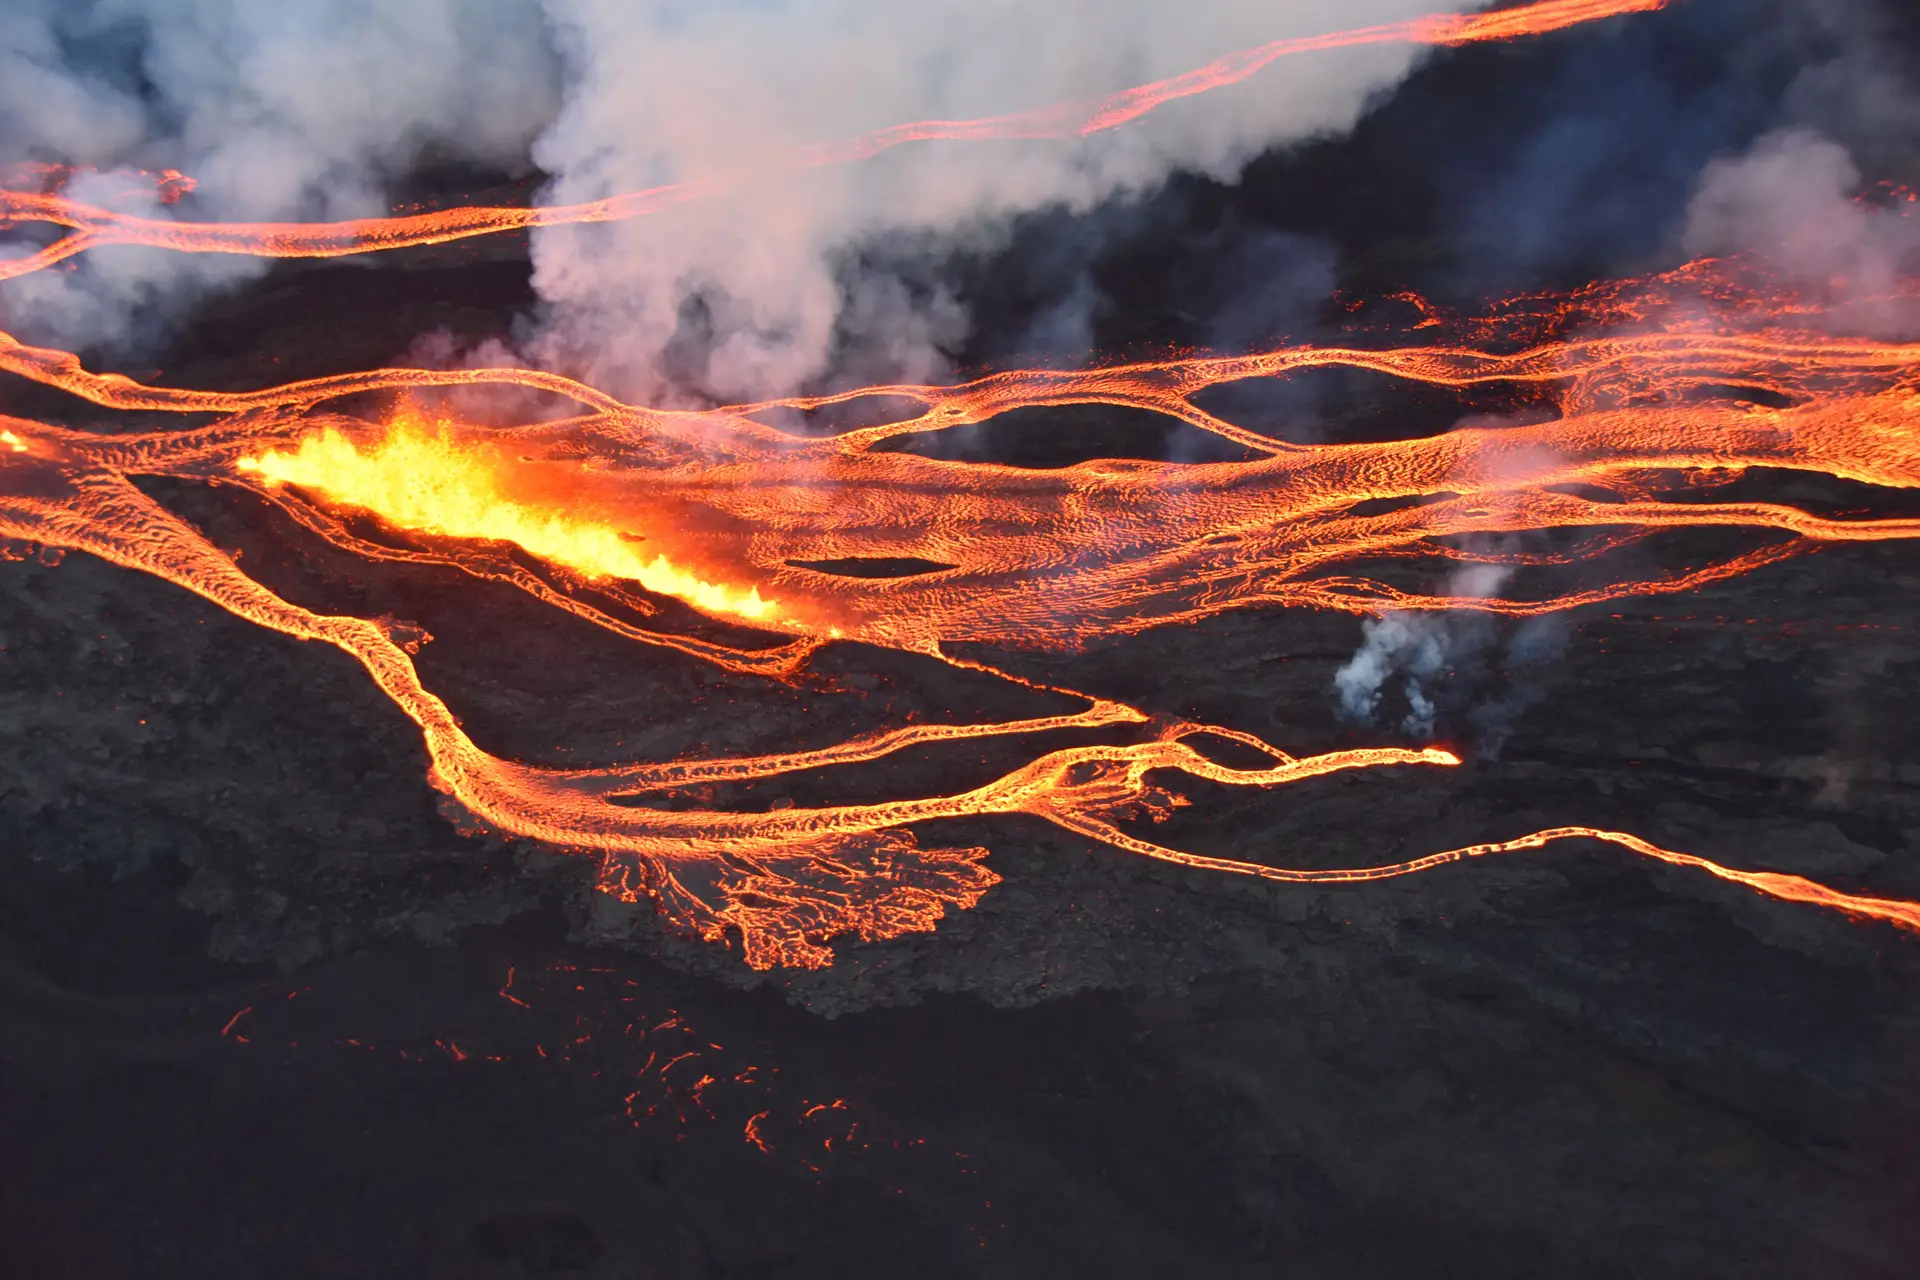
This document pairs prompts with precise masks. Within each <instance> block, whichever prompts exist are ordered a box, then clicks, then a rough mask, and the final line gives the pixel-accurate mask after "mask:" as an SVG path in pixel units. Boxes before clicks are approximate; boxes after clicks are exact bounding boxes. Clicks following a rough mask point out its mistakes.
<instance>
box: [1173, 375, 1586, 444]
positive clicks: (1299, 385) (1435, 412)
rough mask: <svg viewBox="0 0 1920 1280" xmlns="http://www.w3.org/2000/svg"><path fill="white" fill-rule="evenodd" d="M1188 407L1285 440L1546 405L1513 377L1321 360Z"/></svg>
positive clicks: (1410, 432) (1421, 429)
mask: <svg viewBox="0 0 1920 1280" xmlns="http://www.w3.org/2000/svg"><path fill="white" fill-rule="evenodd" d="M1188 400H1189V401H1190V402H1191V403H1192V404H1193V406H1194V407H1195V408H1196V409H1200V410H1203V411H1204V412H1207V413H1211V414H1212V415H1213V416H1214V417H1216V418H1220V419H1222V420H1224V421H1227V422H1231V423H1232V424H1233V425H1234V426H1236V427H1243V428H1245V429H1246V430H1248V431H1258V432H1259V433H1260V434H1262V435H1267V436H1272V437H1273V438H1274V439H1276V440H1284V441H1286V442H1287V443H1288V444H1383V443H1386V442H1388V441H1393V440H1424V439H1426V438H1427V437H1429V436H1437V435H1441V434H1444V433H1445V432H1448V431H1451V430H1453V428H1455V427H1457V426H1459V425H1461V424H1462V422H1463V420H1465V419H1469V418H1480V417H1503V416H1508V415H1516V416H1517V415H1526V416H1528V417H1532V418H1535V419H1537V418H1539V417H1541V416H1543V414H1546V413H1549V412H1551V408H1552V406H1551V404H1550V403H1549V402H1548V401H1547V400H1546V398H1545V396H1544V395H1543V393H1542V389H1541V388H1539V387H1537V386H1533V385H1529V384H1523V383H1516V382H1486V383H1476V384H1474V385H1472V386H1466V387H1449V386H1436V385H1434V384H1432V383H1428V382H1417V381H1414V380H1412V379H1409V378H1401V377H1396V376H1394V375H1393V374H1390V373H1378V372H1375V371H1374V370H1372V369H1355V368H1351V367H1349V366H1346V365H1323V366H1320V367H1318V368H1312V369H1302V370H1299V371H1298V372H1296V373H1292V374H1288V375H1285V376H1283V377H1268V378H1242V379H1240V380H1239V381H1236V382H1223V383H1220V384H1219V385H1217V386H1212V387H1208V388H1206V389H1205V390H1202V391H1197V392H1195V393H1194V394H1193V395H1192V396H1189V397H1188Z"/></svg>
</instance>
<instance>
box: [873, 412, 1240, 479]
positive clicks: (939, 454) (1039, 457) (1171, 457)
mask: <svg viewBox="0 0 1920 1280" xmlns="http://www.w3.org/2000/svg"><path fill="white" fill-rule="evenodd" d="M876 451H877V452H884V453H913V454H918V455H920V456H921V457H923V458H947V459H953V460H958V461H968V462H998V463H1002V464H1004V465H1006V466H1010V467H1031V468H1034V469H1036V470H1048V469H1052V468H1056V467H1071V466H1073V465H1075V464H1076V463H1081V462H1092V461H1095V460H1097V459H1101V458H1114V459H1125V458H1131V459H1135V460H1139V461H1144V462H1246V461H1250V460H1251V459H1253V458H1254V457H1256V456H1258V455H1256V454H1254V453H1253V452H1252V451H1251V450H1248V449H1245V448H1242V447H1241V446H1240V445H1237V444H1234V443H1233V442H1231V441H1229V440H1223V439H1221V438H1220V437H1219V436H1216V435H1214V434H1212V433H1211V432H1207V431H1202V430H1200V429H1199V428H1198V427H1192V426H1188V425H1187V424H1186V423H1184V422H1182V421H1180V420H1179V419H1178V418H1172V417H1168V416H1167V415H1166V414H1164V413H1157V412H1155V411H1154V410H1152V409H1136V408H1133V407H1131V406H1127V405H1108V404H1064V405H1031V406H1028V407H1027V408H1023V409H1011V410H1008V411H1007V412H1006V413H1002V414H997V415H995V416H994V417H991V418H988V419H987V420H986V421H984V422H976V423H973V424H972V425H970V426H965V427H951V428H948V429H947V430H945V431H914V432H909V433H907V434H905V435H899V436H895V437H893V438H892V439H890V440H886V441H883V442H882V443H881V444H879V445H877V446H876Z"/></svg>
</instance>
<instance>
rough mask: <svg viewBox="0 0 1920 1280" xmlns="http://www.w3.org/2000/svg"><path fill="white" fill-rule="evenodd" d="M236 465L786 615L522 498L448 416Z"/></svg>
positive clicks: (381, 511) (452, 529)
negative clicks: (374, 438) (369, 441)
mask: <svg viewBox="0 0 1920 1280" xmlns="http://www.w3.org/2000/svg"><path fill="white" fill-rule="evenodd" d="M234 465H235V467H236V468H237V469H238V470H241V471H245V472H250V473H252V474H255V475H258V476H260V477H261V478H262V479H264V480H267V481H269V482H271V483H274V484H293V485H299V486H300V487H301V488H303V489H311V490H314V491H315V492H316V493H320V494H323V495H325V497H326V498H327V499H329V500H330V501H332V502H334V503H337V504H340V505H343V506H349V507H359V508H361V509H363V510H367V511H371V512H372V513H374V514H375V515H377V516H379V517H380V518H381V519H382V520H384V521H386V522H387V523H388V524H391V525H393V526H395V527H396V528H400V529H407V530H411V531H413V532H417V533H431V534H438V535H440V536H442V537H449V538H484V539H487V540H489V541H493V542H511V543H513V544H515V545H516V546H519V547H522V548H524V549H526V550H527V551H530V552H532V553H533V554H534V555H536V556H540V557H543V558H544V559H548V560H552V561H554V562H555V563H557V564H563V565H566V566H567V567H568V568H571V569H576V570H578V571H579V572H581V573H583V574H585V575H587V576H588V577H589V578H621V579H625V580H627V581H631V582H637V583H639V584H640V585H641V586H642V587H645V588H646V589H647V590H648V591H654V592H658V593H659V594H661V595H665V596H675V597H678V598H679V599H681V600H685V601H686V602H688V603H689V604H692V605H694V606H695V607H697V608H699V609H702V610H705V611H706V612H708V613H715V614H722V615H731V616H734V617H740V618H747V619H750V620H753V621H758V622H771V621H775V620H777V619H778V617H779V614H778V612H777V610H776V607H775V605H774V602H773V601H771V600H766V599H763V598H762V597H761V595H760V589H759V588H758V587H749V588H747V589H746V590H745V591H741V590H739V589H738V588H735V587H729V586H723V585H720V584H718V583H713V582H707V581H704V580H702V579H701V578H699V577H696V576H695V575H694V574H692V573H689V572H687V571H686V570H685V569H683V568H681V567H680V566H679V565H676V564H674V563H673V562H672V561H671V560H669V559H667V557H666V556H665V555H664V554H656V555H654V556H652V557H651V558H649V557H648V556H646V555H645V554H644V553H643V552H641V551H639V550H637V549H636V546H635V541H636V535H634V534H632V533H629V532H626V531H624V530H620V529H615V528H612V527H611V526H608V525H604V524H595V523H592V522H589V521H583V520H578V519H574V518H572V517H570V516H567V515H564V514H561V513H559V512H556V511H553V510H542V509H540V508H538V507H536V506H533V505H530V504H527V503H523V502H518V501H515V500H514V499H513V498H511V497H509V496H508V495H507V494H506V493H505V492H504V491H503V488H502V485H501V478H500V470H501V466H502V463H501V461H500V459H499V457H498V455H496V454H494V453H492V452H490V451H488V450H484V449H481V448H478V447H475V446H472V445H466V444H462V443H460V442H459V441H458V440H457V439H455V437H454V436H453V434H452V433H451V431H450V430H449V428H448V426H447V424H445V423H441V424H437V426H436V427H433V428H429V427H428V426H427V425H426V424H425V423H423V422H422V421H421V420H420V419H419V418H417V417H414V416H411V415H408V416H402V417H401V418H399V419H397V420H396V421H395V423H394V425H393V427H392V428H391V429H390V430H389V431H388V432H387V434H386V437H385V438H384V439H382V440H381V441H380V442H379V443H378V444H377V445H375V446H373V447H372V448H369V449H363V448H361V446H359V445H357V444H355V443H354V442H353V441H351V440H349V439H347V437H346V436H344V435H342V434H341V433H340V432H339V431H337V430H335V429H333V428H331V427H329V428H327V429H326V430H325V431H322V432H321V433H319V434H318V435H311V436H308V437H306V438H305V439H304V440H302V441H301V442H300V445H299V447H298V448H296V449H294V450H293V451H292V452H283V451H280V450H272V451H269V452H267V453H263V454H261V455H259V456H258V457H252V458H241V459H240V460H238V461H237V462H236V463H235V464H234ZM642 540H643V539H642Z"/></svg>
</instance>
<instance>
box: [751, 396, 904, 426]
mask: <svg viewBox="0 0 1920 1280" xmlns="http://www.w3.org/2000/svg"><path fill="white" fill-rule="evenodd" d="M930 407H931V406H929V405H928V404H927V402H926V401H924V400H920V399H918V398H916V397H914V396H892V395H886V396H880V395H875V396H855V397H854V398H853V399H851V400H842V401H839V402H837V403H835V404H823V405H821V406H819V407H818V408H815V409H795V408H793V407H792V406H790V405H784V404H782V405H774V406H773V407H772V408H769V409H756V410H755V411H754V412H752V413H750V414H748V415H747V417H749V418H751V419H753V420H754V421H755V422H762V423H765V424H766V425H767V426H769V427H778V428H779V429H780V430H782V431H790V432H792V433H793V434H794V435H797V436H837V435H840V434H841V433H843V432H847V431H859V430H861V429H862V428H864V427H879V426H885V425H886V424H887V423H890V422H905V421H907V420H909V419H912V418H917V417H919V416H920V415H921V414H923V413H925V412H926V411H927V410H928V408H930Z"/></svg>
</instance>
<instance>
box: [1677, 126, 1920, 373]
mask: <svg viewBox="0 0 1920 1280" xmlns="http://www.w3.org/2000/svg"><path fill="white" fill-rule="evenodd" d="M1860 182H1861V174H1860V169H1859V166H1858V165H1856V164H1855V162H1854V159H1853V156H1852V155H1851V154H1849V152H1848V151H1847V149H1846V148H1845V147H1843V146H1841V145H1840V144H1839V143H1837V142H1835V141H1833V140H1832V139H1830V138H1827V137H1825V136H1823V135H1821V134H1819V133H1816V132H1814V131H1812V130H1810V129H1805V128H1797V127H1796V128H1789V129H1783V130H1779V131H1776V132H1774V133H1770V134H1768V135H1766V136H1765V137H1763V138H1761V139H1759V141H1757V142H1755V143H1754V144H1753V146H1752V147H1750V148H1749V149H1747V150H1746V151H1744V152H1741V153H1740V154H1738V155H1732V156H1724V157H1721V158H1720V159H1717V160H1715V161H1713V162H1712V163H1711V164H1709V165H1708V166H1707V167H1706V169H1705V171H1704V172H1702V174H1701V175H1700V180H1699V184H1698V186H1697V188H1696V190H1695V192H1694V196H1693V200H1692V202H1691V203H1690V204H1689V205H1688V208H1687V221H1686V227H1685V231H1684V233H1683V235H1682V245H1683V247H1684V248H1685V249H1686V251H1687V252H1688V253H1691V254H1696V255H1709V254H1712V255H1720V254H1733V253H1746V254H1749V255H1752V256H1754V257H1756V258H1760V259H1763V260H1765V261H1766V262H1767V264H1768V265H1769V266H1770V267H1771V268H1772V270H1773V271H1774V272H1775V273H1777V274H1778V275H1779V276H1781V277H1782V278H1783V279H1785V280H1786V281H1788V282H1790V283H1793V284H1796V285H1798V286H1799V287H1801V288H1802V289H1803V290H1806V291H1808V292H1810V293H1813V294H1816V295H1818V296H1820V298H1821V300H1822V301H1823V302H1825V303H1827V304H1828V305H1829V306H1833V305H1841V306H1845V307H1846V310H1844V311H1843V312H1841V313H1840V314H1839V315H1837V316H1834V317H1832V319H1833V320H1834V321H1835V322H1837V323H1843V324H1845V325H1846V326H1847V327H1848V328H1849V329H1851V330H1853V331H1856V332H1858V331H1861V330H1863V329H1865V330H1879V331H1883V332H1884V331H1889V330H1898V329H1903V328H1910V327H1912V322H1913V320H1914V318H1915V316H1914V309H1913V307H1912V305H1911V303H1910V302H1907V301H1905V300H1902V299H1900V298H1898V297H1896V296H1895V295H1896V293H1897V286H1898V284H1899V282H1900V281H1901V279H1902V278H1903V277H1905V276H1910V275H1911V274H1913V271H1914V269H1915V267H1916V266H1920V218H1915V217H1911V216H1907V214H1906V210H1905V207H1904V206H1905V202H1904V201H1902V202H1900V203H1899V204H1896V205H1892V206H1878V205H1874V204H1870V203H1868V202H1866V201H1863V200H1861V199H1858V198H1857V196H1856V192H1857V190H1858V188H1859V186H1860ZM1863 312H1864V313H1865V314H1863ZM1888 336H1892V334H1891V333H1889V334H1888Z"/></svg>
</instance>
